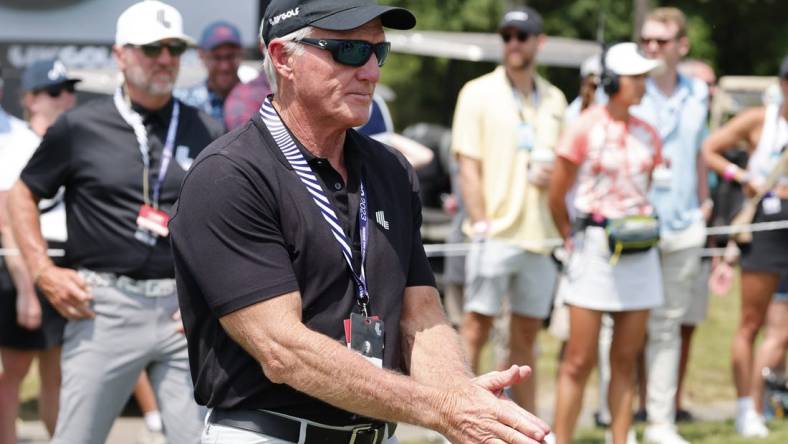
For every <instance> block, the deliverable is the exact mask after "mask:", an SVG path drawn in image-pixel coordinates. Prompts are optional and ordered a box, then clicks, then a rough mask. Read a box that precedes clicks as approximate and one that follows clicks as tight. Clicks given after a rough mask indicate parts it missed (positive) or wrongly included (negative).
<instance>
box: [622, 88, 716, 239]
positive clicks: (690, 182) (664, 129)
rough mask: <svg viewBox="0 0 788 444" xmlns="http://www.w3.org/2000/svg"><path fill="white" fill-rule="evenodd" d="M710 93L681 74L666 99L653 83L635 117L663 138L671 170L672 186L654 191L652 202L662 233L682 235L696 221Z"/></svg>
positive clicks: (636, 110) (664, 154) (663, 146)
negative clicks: (672, 232) (699, 176)
mask: <svg viewBox="0 0 788 444" xmlns="http://www.w3.org/2000/svg"><path fill="white" fill-rule="evenodd" d="M708 101H709V90H708V87H707V86H706V84H705V83H703V82H702V81H700V80H698V79H693V78H690V77H686V76H683V75H681V74H679V79H678V83H677V85H676V88H675V90H674V91H673V94H672V95H671V96H670V97H667V96H665V95H663V94H662V92H661V91H660V90H659V88H657V85H656V84H655V83H654V81H653V79H651V78H649V79H648V80H647V81H646V94H645V96H643V100H642V101H641V103H640V105H638V106H635V107H632V109H631V111H632V114H634V115H635V116H637V117H639V118H641V119H643V120H645V121H646V122H648V123H649V124H651V125H652V126H653V127H654V128H655V129H656V130H657V133H659V135H660V137H661V138H662V157H663V158H664V159H666V162H667V163H668V164H669V166H670V171H671V175H670V185H669V186H657V185H656V184H654V185H653V186H652V189H651V193H650V196H649V197H650V199H651V201H652V203H653V205H654V207H655V209H656V211H657V215H658V216H659V219H660V223H661V225H662V227H663V229H665V230H668V231H680V230H683V229H685V228H687V227H688V226H689V225H690V224H692V223H693V222H695V221H697V220H698V218H699V217H700V212H699V211H698V208H699V206H700V204H699V202H698V169H697V162H698V153H699V151H700V147H701V145H702V144H703V141H704V140H705V139H706V136H707V135H708V129H707V126H706V120H707V117H708Z"/></svg>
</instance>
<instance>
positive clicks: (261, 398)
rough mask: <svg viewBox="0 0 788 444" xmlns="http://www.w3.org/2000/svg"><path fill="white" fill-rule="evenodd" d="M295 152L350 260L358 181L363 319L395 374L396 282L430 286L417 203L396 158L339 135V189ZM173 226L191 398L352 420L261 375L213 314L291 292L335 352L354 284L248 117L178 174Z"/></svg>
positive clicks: (326, 232)
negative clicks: (372, 326)
mask: <svg viewBox="0 0 788 444" xmlns="http://www.w3.org/2000/svg"><path fill="white" fill-rule="evenodd" d="M299 148H300V149H301V151H302V153H304V155H305V157H306V158H307V161H308V163H309V165H310V166H311V167H312V169H313V171H315V172H316V173H317V176H318V178H319V180H320V182H321V183H322V186H323V189H324V190H325V192H326V194H327V195H328V197H329V199H330V200H331V203H332V204H333V206H334V209H335V211H336V212H337V216H338V219H339V220H340V224H341V226H342V228H343V229H344V231H345V233H346V235H347V236H348V238H349V239H351V240H352V241H351V242H352V249H353V257H354V260H356V263H358V258H359V256H360V252H359V233H358V208H359V178H360V177H363V178H364V184H365V187H366V190H367V195H368V202H367V204H368V215H369V221H370V222H369V245H368V251H367V258H366V276H367V280H368V285H369V292H370V298H371V300H370V311H371V314H376V315H379V316H381V318H382V319H383V320H384V322H385V325H386V337H385V353H384V359H383V365H384V367H386V368H389V369H395V370H401V368H402V357H401V348H400V336H399V335H400V331H399V321H400V312H401V308H402V296H403V292H404V290H405V288H406V287H409V286H417V285H429V286H434V285H435V283H434V277H433V275H432V271H431V269H430V266H429V263H428V262H427V258H426V255H425V253H424V248H423V246H422V243H421V236H420V234H419V230H420V225H421V204H420V201H419V197H418V185H417V182H416V176H415V174H414V172H413V170H412V168H411V167H410V165H409V164H408V163H407V161H406V160H405V159H404V158H403V157H402V156H401V155H400V154H398V153H396V152H395V151H393V150H391V149H389V148H387V147H385V146H384V145H382V144H380V143H378V142H376V141H373V140H372V139H369V138H367V137H365V136H362V135H360V134H358V133H357V132H356V131H354V130H348V132H347V135H346V142H345V146H344V150H345V151H344V154H345V163H346V166H347V168H348V183H347V184H345V183H343V181H342V179H341V177H340V176H339V174H338V173H337V172H336V171H335V170H334V169H333V168H332V167H331V165H330V164H329V162H328V161H327V160H326V159H320V158H315V157H314V156H312V155H310V154H309V152H308V151H307V150H305V149H304V147H303V146H301V145H300V144H299ZM170 228H171V230H172V242H173V253H174V257H175V274H176V279H177V282H178V296H179V298H180V305H181V312H182V315H183V321H184V325H185V327H186V335H187V338H188V343H189V360H190V364H191V371H192V378H193V380H194V385H195V397H196V399H197V402H198V403H200V404H203V405H207V406H209V407H223V408H265V409H270V410H275V411H279V412H282V413H288V414H292V415H296V416H300V417H305V418H311V419H315V420H318V421H321V422H324V423H325V422H327V423H332V424H348V423H350V422H353V421H358V420H359V418H358V417H356V416H354V415H351V414H350V413H348V412H344V411H342V410H339V409H337V408H334V407H332V406H329V405H327V404H325V403H323V402H321V401H318V400H316V399H314V398H311V397H309V396H307V395H305V394H303V393H300V392H298V391H296V390H294V389H292V388H291V387H289V386H286V385H281V384H274V383H272V382H270V381H269V380H268V379H266V377H265V375H264V374H263V372H262V370H261V368H260V364H259V363H257V362H256V361H255V360H254V359H253V358H252V357H251V356H250V355H249V354H247V353H246V352H245V351H244V350H243V349H242V348H241V347H240V346H239V345H237V344H236V343H235V342H234V341H233V340H232V339H230V338H229V337H228V335H227V334H226V333H225V331H224V330H223V329H222V327H221V325H220V324H219V318H220V317H222V316H224V315H226V314H228V313H231V312H233V311H235V310H238V309H240V308H243V307H246V306H249V305H252V304H255V303H258V302H261V301H265V300H267V299H271V298H275V297H277V296H280V295H282V294H285V293H289V292H293V291H300V292H301V299H302V306H303V311H302V319H303V322H304V324H306V326H307V327H309V328H310V329H312V330H315V331H317V332H320V333H323V334H325V335H327V336H329V337H331V338H334V339H336V340H337V341H339V342H341V343H342V344H343V345H344V330H343V324H342V321H343V320H344V319H347V318H348V316H349V314H350V313H351V311H353V310H357V305H356V300H355V284H354V281H353V279H352V276H351V274H350V271H349V268H348V266H347V263H346V262H345V259H344V257H343V256H342V253H341V251H340V248H339V246H338V244H337V242H336V240H335V239H334V237H333V235H332V234H331V231H330V229H329V227H328V225H327V223H326V222H325V220H324V219H323V216H322V214H321V212H320V210H319V209H318V207H317V206H316V204H315V203H314V202H313V200H312V197H311V195H310V194H309V193H308V192H307V190H306V189H305V186H304V185H303V183H302V182H301V181H300V179H299V178H298V176H297V175H296V174H295V172H294V171H293V170H292V168H291V167H290V165H289V164H288V162H287V160H286V159H285V157H284V156H283V155H282V153H281V151H280V150H279V148H278V147H277V145H276V143H275V142H274V140H273V139H272V138H271V135H270V133H269V132H268V130H267V129H266V128H265V125H264V124H263V123H262V121H261V119H260V116H259V115H258V116H255V117H254V118H253V119H252V120H251V121H250V122H249V123H247V124H246V125H245V126H243V127H241V128H239V129H237V130H235V131H233V132H231V133H229V134H227V135H225V136H224V137H222V138H220V139H219V140H217V141H216V142H214V143H213V144H212V145H211V146H209V147H208V148H207V149H206V150H205V151H204V152H203V153H202V154H201V155H200V157H199V158H198V160H197V163H196V164H195V165H194V166H193V167H192V169H191V171H189V174H188V175H187V177H186V180H185V181H184V184H183V189H182V191H181V197H180V200H179V202H178V208H177V211H176V216H175V217H174V218H173V220H172V221H171V222H170Z"/></svg>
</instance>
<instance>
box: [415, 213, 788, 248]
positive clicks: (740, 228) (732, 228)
mask: <svg viewBox="0 0 788 444" xmlns="http://www.w3.org/2000/svg"><path fill="white" fill-rule="evenodd" d="M785 229H788V220H778V221H773V222H756V223H754V224H748V225H724V226H719V227H709V228H707V229H706V236H719V235H731V234H736V233H742V232H751V233H754V232H756V231H774V230H785ZM563 244H564V242H563V240H561V239H558V238H554V239H545V240H544V241H538V242H537V241H531V242H522V243H521V242H518V243H517V245H518V246H521V247H522V248H544V247H551V248H556V247H560V246H561V245H563ZM472 245H473V244H472V243H456V244H427V245H424V251H425V252H426V253H427V257H440V256H447V257H448V256H465V255H467V254H468V253H469V252H470V251H471V246H472ZM724 251H725V249H724V248H707V249H704V250H702V252H701V256H703V257H712V256H722V255H723V252H724Z"/></svg>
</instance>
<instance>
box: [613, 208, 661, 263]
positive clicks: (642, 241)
mask: <svg viewBox="0 0 788 444" xmlns="http://www.w3.org/2000/svg"><path fill="white" fill-rule="evenodd" d="M605 232H606V233H607V241H608V245H609V246H610V252H611V253H613V254H615V255H618V254H629V253H642V252H644V251H648V250H650V249H652V248H654V247H656V246H657V244H659V220H657V218H656V217H654V216H626V217H622V218H620V219H612V220H609V221H608V222H607V225H606V226H605Z"/></svg>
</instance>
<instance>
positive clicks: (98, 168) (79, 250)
mask: <svg viewBox="0 0 788 444" xmlns="http://www.w3.org/2000/svg"><path fill="white" fill-rule="evenodd" d="M172 107H173V102H172V101H170V103H169V104H168V105H166V106H165V107H163V108H162V109H160V110H157V111H155V112H152V113H150V114H151V115H153V114H156V115H157V118H156V119H155V120H156V121H158V122H159V123H160V124H158V125H154V126H151V128H155V129H153V130H152V131H151V132H150V133H149V138H150V140H151V142H152V143H151V147H153V146H154V143H153V141H154V140H159V141H161V140H164V139H165V138H166V135H165V134H166V131H167V129H168V125H169V121H170V117H171V115H172ZM222 132H223V128H222V126H221V125H220V124H219V123H217V122H215V121H214V120H213V119H211V118H210V117H208V116H207V115H206V114H204V113H202V112H200V111H198V110H197V109H195V108H193V107H191V106H187V105H182V106H181V107H180V118H179V121H178V131H177V134H176V135H175V144H174V145H175V146H174V150H173V151H174V153H173V158H172V161H171V162H170V163H169V167H168V169H167V174H166V176H165V179H164V181H163V183H162V186H161V197H160V200H159V208H160V209H162V210H163V211H165V212H171V211H172V207H173V205H174V204H175V201H176V199H177V197H178V190H179V189H180V183H181V181H182V180H183V178H184V177H185V176H186V170H187V169H188V168H189V167H190V166H191V164H192V162H193V160H194V159H195V158H196V157H197V154H198V153H199V152H200V151H201V150H202V149H203V148H205V147H206V146H207V145H208V144H209V143H210V142H211V141H213V140H214V139H215V138H217V137H218V136H219V135H221V134H222ZM162 145H163V144H161V143H159V144H158V145H157V146H158V149H153V148H152V149H151V152H150V155H151V159H152V162H153V164H152V167H151V168H150V170H151V172H152V173H156V172H157V168H156V167H157V166H158V163H157V161H156V160H157V159H161V152H162ZM143 171H144V169H143V161H142V154H141V153H140V148H139V144H138V143H137V139H136V137H135V136H134V131H133V130H132V129H131V127H130V126H129V125H128V124H127V123H126V122H125V121H124V120H123V118H122V117H121V115H120V113H119V112H118V110H117V108H115V105H114V102H113V100H112V98H103V99H96V100H92V101H90V102H88V103H86V104H84V105H81V106H79V107H77V108H74V109H73V110H71V111H67V112H66V113H64V114H63V115H61V116H60V118H58V120H57V121H56V122H55V123H54V124H53V125H52V126H51V127H50V128H49V129H48V130H47V132H46V133H45V134H44V138H43V140H42V141H41V145H39V147H38V149H36V151H35V153H34V154H33V157H32V158H31V159H30V161H29V162H28V164H27V166H25V168H24V170H23V171H22V174H21V176H20V179H21V180H22V181H23V182H24V183H25V185H27V187H28V188H30V190H31V191H32V192H33V194H35V195H36V196H38V197H41V198H51V197H53V196H55V194H56V193H57V192H58V190H59V189H60V188H61V187H65V196H64V200H65V203H66V225H67V231H68V240H67V243H66V250H67V251H68V253H69V259H70V261H71V263H72V264H73V265H74V266H75V267H80V268H87V269H91V270H94V271H99V272H110V273H117V274H122V275H126V276H129V277H132V278H135V279H161V278H172V277H173V275H174V270H173V264H172V254H171V250H170V242H169V239H168V238H161V239H159V241H158V242H156V244H155V245H148V244H145V243H142V242H140V241H139V240H137V239H136V238H135V236H134V234H135V232H136V231H137V222H136V221H137V215H138V214H139V211H140V207H141V206H142V205H143V202H144V195H143V179H142V177H143V174H144V173H143Z"/></svg>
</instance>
